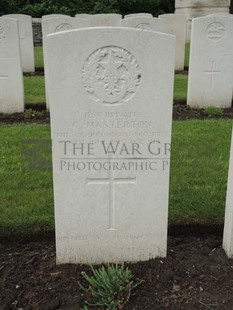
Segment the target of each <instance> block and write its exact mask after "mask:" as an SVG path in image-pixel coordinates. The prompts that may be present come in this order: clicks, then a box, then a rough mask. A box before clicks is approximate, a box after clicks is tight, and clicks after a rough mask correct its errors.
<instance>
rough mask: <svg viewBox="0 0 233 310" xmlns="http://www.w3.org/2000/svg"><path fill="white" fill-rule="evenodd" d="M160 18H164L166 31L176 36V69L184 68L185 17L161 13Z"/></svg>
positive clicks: (181, 69)
mask: <svg viewBox="0 0 233 310" xmlns="http://www.w3.org/2000/svg"><path fill="white" fill-rule="evenodd" d="M160 18H163V19H165V20H166V29H167V33H170V34H172V35H175V36H176V66H175V68H176V70H178V71H183V70H184V59H185V42H186V19H185V17H183V16H179V15H176V14H163V15H160Z"/></svg>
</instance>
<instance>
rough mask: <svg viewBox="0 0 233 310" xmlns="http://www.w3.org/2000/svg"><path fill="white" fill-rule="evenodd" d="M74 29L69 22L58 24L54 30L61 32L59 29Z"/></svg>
mask: <svg viewBox="0 0 233 310" xmlns="http://www.w3.org/2000/svg"><path fill="white" fill-rule="evenodd" d="M70 29H73V27H72V25H70V24H68V23H62V24H60V25H58V26H57V27H56V28H55V29H54V32H59V31H66V30H70Z"/></svg>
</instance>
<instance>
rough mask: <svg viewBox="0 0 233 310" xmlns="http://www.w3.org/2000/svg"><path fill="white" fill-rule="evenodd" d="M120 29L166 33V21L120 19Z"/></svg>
mask: <svg viewBox="0 0 233 310" xmlns="http://www.w3.org/2000/svg"><path fill="white" fill-rule="evenodd" d="M121 26H122V27H129V28H136V29H145V30H151V31H158V32H164V33H165V32H166V21H165V20H163V19H160V18H148V17H131V18H127V19H122V21H121Z"/></svg>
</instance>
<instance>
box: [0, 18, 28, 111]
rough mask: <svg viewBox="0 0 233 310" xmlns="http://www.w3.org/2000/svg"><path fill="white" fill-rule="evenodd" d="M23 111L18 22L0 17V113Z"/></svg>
mask: <svg viewBox="0 0 233 310" xmlns="http://www.w3.org/2000/svg"><path fill="white" fill-rule="evenodd" d="M23 111H24V89H23V74H22V65H21V58H20V46H19V30H18V22H17V20H15V19H11V18H6V17H1V18H0V113H8V114H11V113H16V112H23Z"/></svg>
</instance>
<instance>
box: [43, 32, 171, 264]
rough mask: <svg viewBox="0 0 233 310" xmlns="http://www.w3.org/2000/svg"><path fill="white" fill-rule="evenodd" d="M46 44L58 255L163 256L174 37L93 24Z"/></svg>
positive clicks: (68, 258)
mask: <svg viewBox="0 0 233 310" xmlns="http://www.w3.org/2000/svg"><path fill="white" fill-rule="evenodd" d="M87 38H89V40H87ZM47 46H48V53H47V56H48V58H47V63H48V67H49V78H50V79H49V94H50V104H51V123H52V128H51V132H52V141H53V178H54V195H55V196H54V197H55V214H56V219H55V221H56V249H57V263H103V262H122V261H144V260H148V259H150V258H154V257H158V256H160V257H164V256H166V244H167V217H168V188H169V163H170V152H169V145H170V140H171V122H172V101H173V80H174V63H175V37H173V36H170V35H167V34H162V33H157V32H152V31H141V30H137V29H130V28H115V27H111V28H103V27H100V28H89V29H81V30H77V31H72V32H64V33H60V34H54V35H50V36H48V37H47ZM55 53H56V57H54V54H55ZM164 60H166V61H164ZM61 76H62V78H61ZM165 90H166V91H165Z"/></svg>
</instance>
